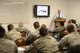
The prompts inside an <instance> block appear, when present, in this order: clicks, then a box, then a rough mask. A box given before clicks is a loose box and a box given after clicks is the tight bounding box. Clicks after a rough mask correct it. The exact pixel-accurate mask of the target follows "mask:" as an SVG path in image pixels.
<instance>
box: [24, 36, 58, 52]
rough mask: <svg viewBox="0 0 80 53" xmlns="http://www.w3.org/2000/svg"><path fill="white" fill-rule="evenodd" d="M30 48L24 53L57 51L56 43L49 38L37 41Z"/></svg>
mask: <svg viewBox="0 0 80 53" xmlns="http://www.w3.org/2000/svg"><path fill="white" fill-rule="evenodd" d="M32 46H33V47H32V48H31V49H30V50H28V51H26V50H25V53H53V52H55V51H57V50H58V43H57V41H56V40H55V39H54V38H53V37H51V36H45V37H41V38H39V39H37V40H36V41H35V42H34V43H33V44H32Z"/></svg>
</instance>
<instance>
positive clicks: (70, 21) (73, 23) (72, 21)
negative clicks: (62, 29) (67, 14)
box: [68, 19, 77, 31]
mask: <svg viewBox="0 0 80 53" xmlns="http://www.w3.org/2000/svg"><path fill="white" fill-rule="evenodd" d="M71 24H72V25H74V28H75V31H77V26H76V24H75V22H74V20H73V19H70V20H69V21H68V25H71Z"/></svg>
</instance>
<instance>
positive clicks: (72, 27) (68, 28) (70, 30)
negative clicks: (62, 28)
mask: <svg viewBox="0 0 80 53" xmlns="http://www.w3.org/2000/svg"><path fill="white" fill-rule="evenodd" d="M67 30H68V32H69V33H71V32H74V31H75V28H74V25H72V24H70V25H67Z"/></svg>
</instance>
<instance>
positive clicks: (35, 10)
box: [33, 5, 50, 17]
mask: <svg viewBox="0 0 80 53" xmlns="http://www.w3.org/2000/svg"><path fill="white" fill-rule="evenodd" d="M37 6H47V7H48V15H40V16H39V15H37ZM33 14H34V17H50V5H34V8H33Z"/></svg>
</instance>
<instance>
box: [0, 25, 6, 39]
mask: <svg viewBox="0 0 80 53" xmlns="http://www.w3.org/2000/svg"><path fill="white" fill-rule="evenodd" d="M4 36H5V29H4V28H3V27H1V26H0V38H3V37H4Z"/></svg>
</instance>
